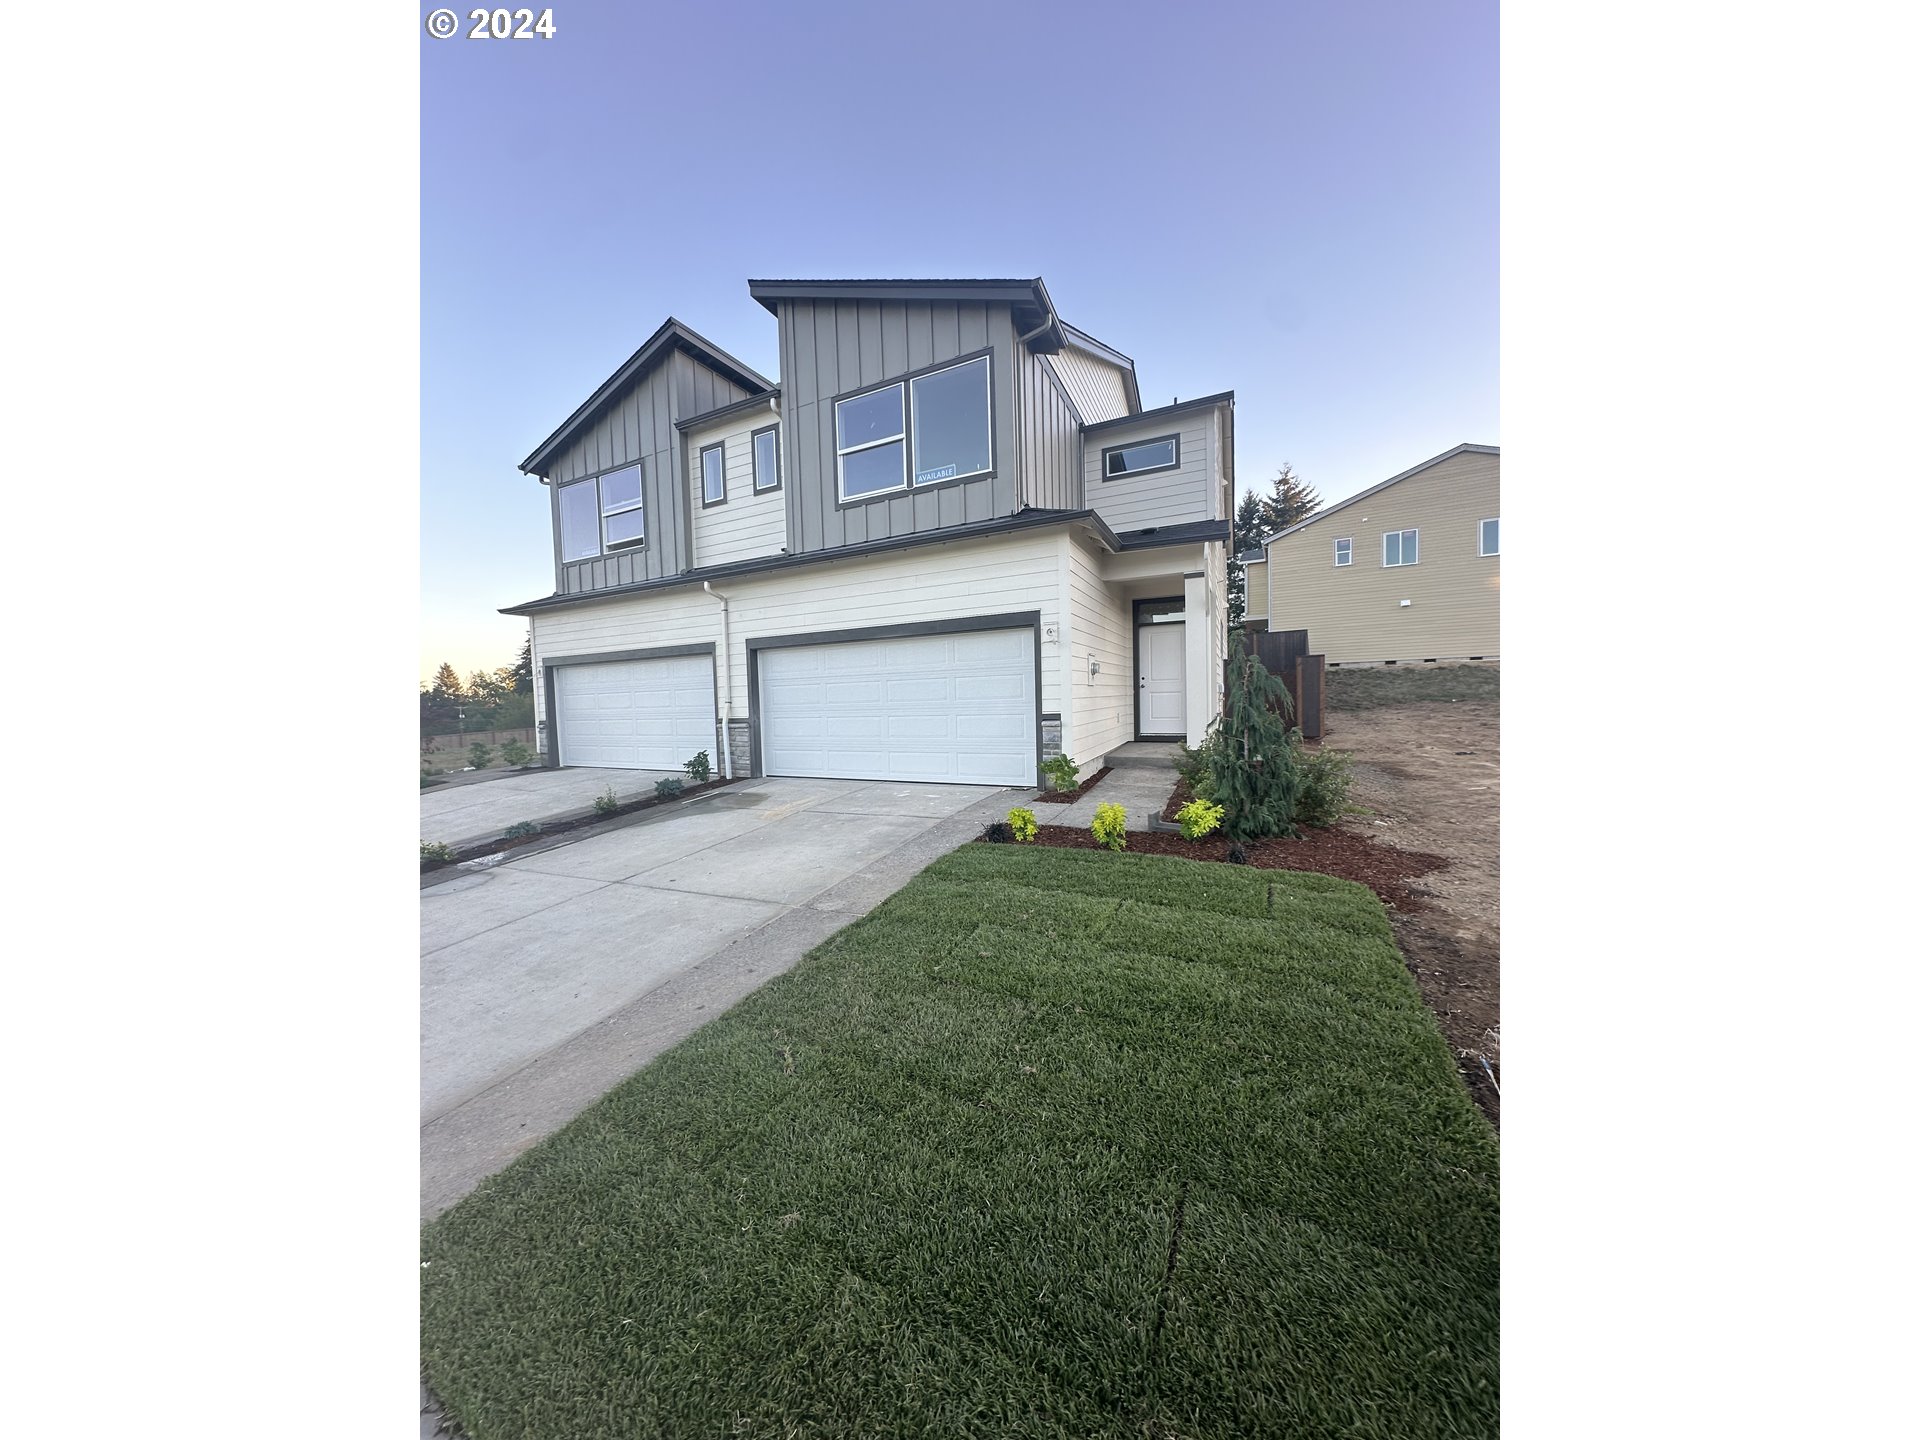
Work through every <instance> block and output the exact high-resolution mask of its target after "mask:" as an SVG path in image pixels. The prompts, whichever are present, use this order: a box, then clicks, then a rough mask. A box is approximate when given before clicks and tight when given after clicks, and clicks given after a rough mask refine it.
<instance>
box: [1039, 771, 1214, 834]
mask: <svg viewBox="0 0 1920 1440" xmlns="http://www.w3.org/2000/svg"><path fill="white" fill-rule="evenodd" d="M1179 779H1180V777H1179V775H1177V774H1176V773H1175V772H1174V771H1172V770H1162V769H1160V768H1159V767H1157V766H1154V767H1147V766H1136V765H1115V766H1114V767H1113V769H1112V772H1111V773H1110V774H1108V776H1107V778H1106V779H1104V780H1102V781H1101V782H1100V783H1099V784H1098V785H1096V786H1094V787H1093V789H1091V790H1089V791H1088V792H1087V793H1086V794H1085V795H1082V796H1081V797H1080V798H1079V799H1078V800H1076V801H1074V802H1073V803H1072V804H1071V805H1048V804H1046V803H1045V802H1044V801H1042V802H1040V803H1038V804H1036V805H1034V806H1032V810H1033V813H1034V815H1035V817H1036V818H1037V819H1038V820H1039V821H1040V823H1041V824H1043V825H1071V826H1073V827H1074V828H1075V829H1076V830H1085V829H1086V828H1087V827H1088V826H1090V825H1092V824H1093V812H1094V811H1095V810H1096V809H1098V808H1099V807H1100V806H1102V805H1107V804H1117V805H1124V806H1126V807H1127V829H1129V830H1145V829H1146V828H1147V817H1148V816H1149V815H1153V814H1156V813H1158V811H1159V809H1160V807H1161V806H1162V805H1165V804H1166V803H1167V796H1169V795H1171V794H1172V793H1173V787H1174V785H1175V784H1176V783H1178V781H1179Z"/></svg>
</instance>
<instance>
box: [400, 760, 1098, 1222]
mask: <svg viewBox="0 0 1920 1440" xmlns="http://www.w3.org/2000/svg"><path fill="white" fill-rule="evenodd" d="M560 773H561V774H566V773H569V772H564V771H563V772H560ZM574 773H578V772H574ZM621 773H623V774H626V775H632V774H634V773H635V772H633V771H624V772H621ZM1112 779H1113V777H1111V776H1110V777H1109V778H1108V780H1107V781H1106V782H1104V783H1103V784H1102V786H1101V787H1100V788H1101V789H1105V788H1106V786H1107V785H1109V784H1111V783H1112ZM501 783H502V784H505V783H507V782H501ZM602 783H603V784H604V783H605V782H604V781H603V782H602ZM473 788H474V789H476V790H480V791H492V790H496V789H499V788H500V786H499V785H486V786H477V787H473ZM1017 793H1019V792H1009V791H1006V790H999V789H993V788H990V787H982V786H972V785H964V786H963V785H895V784H887V783H881V782H869V781H853V780H751V781H746V782H743V783H741V784H739V785H734V786H730V787H728V788H727V789H725V790H719V791H715V792H712V793H711V794H710V795H707V796H704V797H702V798H700V799H697V800H695V801H693V802H691V803H689V804H686V805H683V806H673V807H667V808H666V809H664V810H663V811H662V812H661V813H660V814H659V815H657V816H654V815H651V814H649V815H648V816H647V817H646V818H644V819H643V820H642V821H641V822H640V823H637V824H631V825H628V826H625V827H622V828H620V829H617V830H613V831H610V832H605V833H601V834H596V835H593V836H591V837H590V838H588V839H584V840H581V841H578V842H576V843H572V844H566V845H560V846H557V847H555V848H553V849H550V850H545V851H542V852H540V853H538V854H535V855H530V856H528V857H526V858H525V859H521V860H513V861H507V862H504V863H501V864H497V865H494V866H491V867H487V868H481V869H474V870H471V871H464V872H463V873H461V874H459V875H458V876H456V877H455V878H453V879H450V880H447V881H444V882H442V883H439V884H435V885H433V886H431V887H429V888H427V889H425V890H423V891H422V892H421V896H420V927H421V962H420V972H421V1001H420V1006H421V1031H422V1033H421V1122H422V1123H421V1132H420V1166H421V1197H420V1199H421V1211H422V1214H423V1216H432V1215H435V1214H438V1213H439V1212H440V1211H441V1210H444V1209H445V1208H446V1207H447V1206H449V1205H451V1204H453V1203H454V1202H455V1201H457V1200H458V1199H459V1198H460V1197H461V1196H463V1195H465V1194H466V1193H467V1192H468V1191H469V1190H471V1189H472V1188H473V1187H474V1186H475V1185H476V1184H478V1183H479V1182H480V1181H481V1180H482V1179H484V1178H485V1177H486V1176H488V1175H490V1174H492V1173H493V1172H495V1171H496V1170H499V1169H501V1168H502V1167H503V1166H505V1165H506V1164H507V1163H508V1162H509V1161H511V1160H512V1159H513V1158H514V1157H515V1156H516V1155H518V1154H520V1152H521V1151H523V1150H525V1149H526V1148H527V1147H528V1146H530V1145H532V1144H533V1143H534V1142H536V1141H538V1140H540V1139H542V1138H544V1137H545V1136H547V1135H550V1134H552V1133H553V1132H554V1131H555V1130H558V1129H559V1128H560V1127H561V1126H563V1125H565V1124H566V1123H567V1121H569V1120H570V1119H572V1118H573V1117H574V1116H575V1115H577V1114H578V1113H579V1112H580V1111H581V1110H582V1109H584V1108H585V1107H586V1106H587V1105H589V1104H591V1103H592V1102H593V1101H594V1100H596V1099H598V1098H599V1097H600V1096H601V1095H603V1094H604V1093H606V1091H607V1090H609V1089H611V1088H612V1087H613V1086H614V1085H616V1084H618V1083H619V1082H620V1081H621V1080H623V1079H625V1078H626V1077H627V1076H628V1075H630V1074H632V1073H633V1071H635V1070H636V1069H638V1068H639V1067H640V1066H642V1065H644V1064H645V1063H646V1062H647V1061H649V1060H651V1059H652V1058H653V1057H654V1056H656V1055H658V1054H659V1053H660V1052H661V1051H663V1050H665V1049H667V1048H668V1047H670V1046H671V1045H673V1044H675V1043H676V1042H677V1041H679V1040H681V1039H683V1038H685V1037H686V1036H687V1035H689V1034H691V1033H692V1032H693V1031H694V1030H695V1029H697V1028H698V1027H699V1026H700V1025H702V1024H704V1023H705V1022H706V1021H708V1020H710V1019H712V1018H713V1017H714V1016H716V1015H718V1014H720V1013H721V1012H722V1011H724V1010H725V1009H727V1008H728V1007H729V1006H731V1005H733V1004H734V1003H735V1002H736V1001H738V1000H739V999H741V998H742V997H743V996H745V995H747V994H749V993H750V992H752V991H753V990H754V989H755V988H757V987H758V986H760V985H762V984H764V983H765V982H766V981H767V980H768V979H770V978H771V977H773V976H774V975H777V974H779V973H780V972H782V971H784V970H786V969H788V968H789V967H791V966H792V965H793V964H794V963H795V962H796V961H798V960H799V958H800V957H801V956H802V955H804V954H805V953H806V952H807V951H808V950H810V949H812V948H813V946H815V945H817V944H819V943H820V941H822V940H824V939H825V938H826V937H827V936H829V935H831V934H832V933H833V932H834V931H836V930H838V929H839V928H840V927H841V926H843V925H846V924H848V923H849V922H850V921H852V920H855V919H857V918H858V917H859V916H861V915H864V914H865V913H866V912H867V911H868V910H870V909H872V908H873V907H874V906H875V905H877V904H879V903H880V902H881V901H882V900H884V899H885V898H886V897H887V896H888V895H891V894H892V893H893V892H894V891H895V890H897V889H899V888H900V886H902V885H904V884H905V883H906V882H907V881H908V880H910V879H912V878H913V876H914V875H915V874H917V873H918V872H919V871H920V870H921V869H923V868H924V867H925V866H926V865H928V864H929V863H930V862H932V861H933V860H935V859H937V858H938V857H939V856H941V855H943V854H945V853H946V852H947V851H948V850H951V849H952V848H953V847H954V846H956V845H959V844H961V843H963V842H965V841H967V840H970V839H972V838H973V837H974V836H976V835H978V834H979V833H980V827H981V826H982V825H984V824H985V823H986V822H987V821H988V820H992V819H998V818H1000V817H1001V816H1002V815H1004V814H1005V812H1006V809H1007V807H1008V805H1010V804H1012V803H1014V801H1013V798H1012V797H1013V795H1015V794H1017ZM1096 793H1097V792H1096Z"/></svg>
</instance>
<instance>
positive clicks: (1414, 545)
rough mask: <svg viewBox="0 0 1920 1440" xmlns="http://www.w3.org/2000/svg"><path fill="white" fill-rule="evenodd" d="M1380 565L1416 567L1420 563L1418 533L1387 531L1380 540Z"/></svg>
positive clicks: (1411, 531) (1416, 531) (1414, 531)
mask: <svg viewBox="0 0 1920 1440" xmlns="http://www.w3.org/2000/svg"><path fill="white" fill-rule="evenodd" d="M1380 563H1381V564H1382V565H1389V566H1391V565H1418V564H1419V563H1420V532H1419V531H1418V530H1389V531H1388V532H1387V533H1386V534H1385V535H1383V536H1382V537H1381V539H1380Z"/></svg>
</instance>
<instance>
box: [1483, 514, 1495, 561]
mask: <svg viewBox="0 0 1920 1440" xmlns="http://www.w3.org/2000/svg"><path fill="white" fill-rule="evenodd" d="M1480 553H1481V554H1482V555H1498V554H1499V553H1500V517H1499V516H1498V515H1496V516H1494V517H1493V518H1492V519H1491V520H1482V521H1481V522H1480Z"/></svg>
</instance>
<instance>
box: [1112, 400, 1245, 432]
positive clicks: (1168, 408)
mask: <svg viewBox="0 0 1920 1440" xmlns="http://www.w3.org/2000/svg"><path fill="white" fill-rule="evenodd" d="M1232 403H1233V391H1231V390H1222V391H1221V392H1220V393H1219V394H1218V395H1202V396H1201V397H1200V398H1199V399H1198V400H1176V401H1174V402H1173V404H1171V405H1162V406H1161V407H1160V408H1159V409H1158V410H1142V411H1141V412H1140V413H1139V414H1138V415H1121V416H1117V417H1116V418H1114V419H1112V420H1101V421H1099V422H1098V423H1096V424H1093V425H1082V426H1081V427H1080V428H1081V429H1082V430H1083V431H1085V432H1086V433H1087V434H1089V435H1091V434H1093V432H1094V431H1096V430H1112V429H1116V428H1117V427H1119V426H1121V425H1138V424H1140V422H1141V421H1143V420H1158V419H1161V418H1162V417H1163V416H1167V415H1178V414H1179V413H1180V412H1181V411H1183V410H1202V409H1205V408H1206V407H1207V406H1209V405H1231V404H1232Z"/></svg>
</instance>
